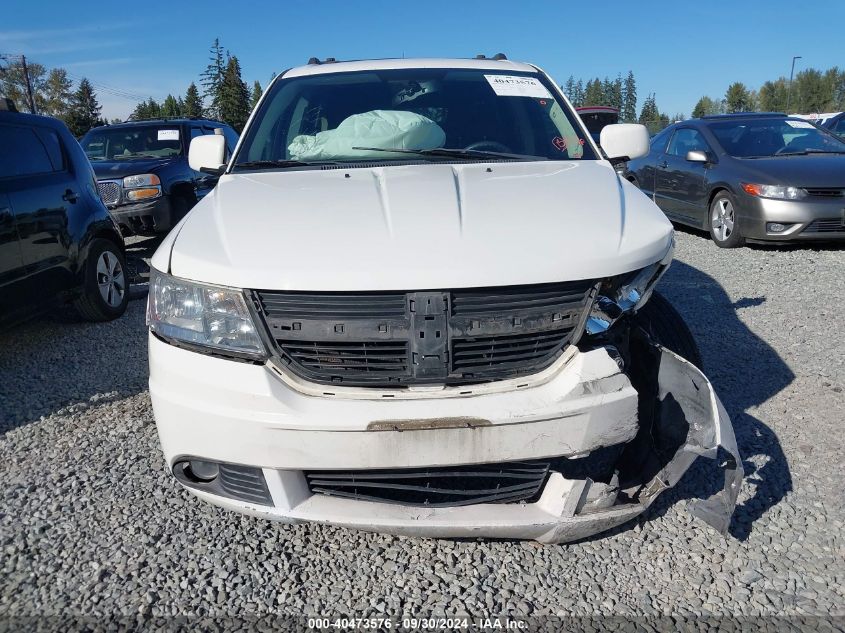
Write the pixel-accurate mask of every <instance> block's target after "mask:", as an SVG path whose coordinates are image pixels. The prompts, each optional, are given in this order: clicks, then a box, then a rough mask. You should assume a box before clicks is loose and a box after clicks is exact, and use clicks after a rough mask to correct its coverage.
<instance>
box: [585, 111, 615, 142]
mask: <svg viewBox="0 0 845 633" xmlns="http://www.w3.org/2000/svg"><path fill="white" fill-rule="evenodd" d="M575 111H576V112H577V113H578V116H579V117H581V120H582V121H583V122H584V125H585V126H587V131H588V132H589V133H590V136H592V137H593V140H594V141H595V142H596V143H598V142H599V139H600V137H601V131H602V130H603V129H604V127H605V126H606V125H612V124H614V123H619V110H617V109H616V108H612V107H610V106H583V107H580V108H575Z"/></svg>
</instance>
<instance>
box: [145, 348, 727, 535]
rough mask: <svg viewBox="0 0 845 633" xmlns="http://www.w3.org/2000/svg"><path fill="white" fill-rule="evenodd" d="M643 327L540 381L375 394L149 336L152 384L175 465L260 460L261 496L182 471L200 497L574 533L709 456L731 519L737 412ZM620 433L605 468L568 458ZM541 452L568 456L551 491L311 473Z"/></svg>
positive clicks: (381, 523) (360, 524)
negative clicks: (442, 489)
mask: <svg viewBox="0 0 845 633" xmlns="http://www.w3.org/2000/svg"><path fill="white" fill-rule="evenodd" d="M638 336H639V338H638V339H637V342H636V344H632V345H631V350H630V352H627V353H626V354H625V356H627V357H628V358H626V359H622V358H621V357H620V356H617V355H616V353H615V352H616V350H615V349H613V348H605V347H597V348H594V349H588V350H578V349H576V348H575V347H573V348H572V349H571V351H570V353H569V354H567V355H565V356H564V357H562V358H561V359H560V360H559V361H558V362H557V363H556V364H555V365H554V366H552V367H551V368H549V369H548V370H546V371H545V372H543V373H542V374H541V375H538V376H535V377H532V378H531V380H524V379H523V380H521V381H503V383H490V384H487V385H480V386H478V387H476V388H466V387H463V388H461V389H460V390H454V389H449V388H444V389H439V390H438V389H426V390H420V391H417V392H412V393H407V392H406V393H405V395H401V396H400V395H399V394H395V395H396V397H395V398H394V396H393V395H391V396H387V395H386V394H379V395H378V396H377V397H376V398H375V399H374V398H373V396H372V395H371V391H368V390H365V389H363V390H360V389H359V390H354V389H350V390H349V391H348V392H347V393H335V392H333V393H324V394H322V395H321V394H318V393H316V392H313V393H312V392H309V391H307V390H306V389H305V386H304V385H297V384H295V382H293V379H292V378H291V377H290V376H283V375H281V374H279V372H278V369H275V368H273V367H271V366H269V365H268V366H255V365H248V364H244V363H233V362H231V361H227V360H222V359H217V358H210V357H204V356H201V355H199V354H195V353H192V352H189V351H185V350H180V349H178V348H174V347H172V346H170V345H167V344H166V343H164V342H162V341H159V340H158V339H155V338H151V339H150V368H151V377H150V389H151V394H152V400H153V407H154V410H155V415H156V422H157V425H158V428H159V435H160V439H161V442H162V448H163V450H164V453H165V457H166V459H167V461H168V464H169V466H170V467H171V468H172V469H173V470H174V473H177V470H178V468H179V465H180V464H185V463H187V462H186V460H188V459H194V458H196V459H201V460H208V461H211V462H219V463H221V464H233V465H236V466H234V468H236V469H237V468H241V467H247V468H252V471H250V472H251V473H252V474H251V475H248V476H249V477H252V479H251V480H250V481H252V482H253V483H255V482H257V485H258V486H259V488H260V490H259V492H260V491H261V490H263V491H264V494H265V499H264V500H263V501H261V500H258V501H257V502H256V499H257V498H251V499H250V498H249V497H245V496H243V495H241V497H240V498H239V497H238V492H237V490H238V489H237V487H235V488H231V487H230V488H220V487H215V486H214V485H207V484H205V483H203V482H197V481H191V480H186V479H185V478H184V477H180V476H179V474H178V473H177V477H179V480H180V481H181V482H182V483H183V484H186V485H187V487H188V488H189V489H190V490H191V491H192V492H193V493H194V494H196V495H197V496H199V497H201V498H203V499H206V500H207V501H209V502H211V503H214V504H217V505H219V506H222V507H225V508H229V509H232V510H236V511H239V512H244V513H248V514H252V515H255V516H259V517H264V518H268V519H273V520H278V521H284V522H301V521H313V522H318V523H327V524H333V525H343V526H348V527H353V528H358V529H362V530H370V531H378V532H388V533H395V534H405V535H413V536H428V537H492V538H520V539H526V538H527V539H534V540H537V541H540V542H544V543H563V542H568V541H574V540H578V539H581V538H584V537H587V536H590V535H593V534H597V533H600V532H603V531H605V530H608V529H610V528H613V527H615V526H618V525H620V524H622V523H625V522H626V521H628V520H630V519H632V518H633V517H635V516H637V515H639V514H641V513H642V512H643V511H645V510H646V509H647V508H648V507H649V506H650V505H651V504H652V503H653V502H654V500H655V499H656V498H657V496H658V495H659V494H660V493H661V492H662V491H663V490H665V489H666V488H669V487H671V486H674V485H675V484H677V483H678V481H679V480H680V479H681V477H682V476H683V474H684V473H685V472H686V470H687V469H688V468H689V467H690V465H691V464H692V462H693V461H694V460H695V459H696V457H699V456H705V457H709V458H713V459H718V460H719V465H720V466H721V468H722V470H723V472H724V477H725V479H724V484H723V485H721V484H720V485H721V489H720V491H719V492H718V493H717V494H715V495H714V496H713V497H711V498H709V499H706V500H703V501H698V502H696V503H694V504H693V506H692V512H693V514H695V515H696V516H697V517H699V518H701V519H702V520H704V521H705V522H706V523H708V524H709V525H711V526H713V527H714V528H715V529H717V530H718V531H720V532H722V533H725V532H726V531H727V529H728V526H729V524H730V518H731V515H732V513H733V509H734V506H735V504H736V498H737V493H738V490H739V486H740V483H741V481H742V477H743V471H742V466H741V460H740V456H739V453H738V450H737V446H736V440H735V438H734V434H733V429H732V427H731V423H730V420H729V418H728V415H727V413H726V412H725V410H724V407H723V406H722V404H721V403H720V401H719V399H718V397H717V396H716V394H715V392H714V390H713V388H712V386H711V384H710V382H709V381H708V380H707V378H706V377H705V376H704V375H703V374H702V373H701V371H700V370H698V369H697V368H696V367H694V366H693V365H692V364H690V363H688V362H687V361H686V360H684V359H683V358H681V357H680V356H678V355H676V354H674V353H673V352H671V351H669V350H667V349H664V348H661V347H658V346H656V345H654V344H652V343H651V342H650V341H649V340H648V339H647V337H645V335H644V334H640V335H638ZM620 366H624V367H625V369H624V370H623V369H620ZM279 378H283V380H280V379H279ZM511 382H512V383H513V384H511ZM517 383H519V384H517ZM174 385H178V388H177V387H174ZM320 389H323V388H322V387H321V388H320ZM364 394H367V395H364ZM614 447H615V448H616V449H618V450H617V452H616V453H614V455H615V457H614V462H613V463H612V464H611V468H610V469H609V470H607V471H605V472H604V473H603V474H602V475H601V476H599V475H592V474H591V473H589V472H588V473H586V474H583V475H580V476H574V475H573V474H572V472H571V470H568V469H567V468H566V465H567V464H568V463H570V461H571V462H572V463H574V462H576V461H577V460H578V459H580V458H582V457H583V456H585V455H596V454H597V453H598V452H599V451H602V450H607V449H608V448H614ZM538 458H554V459H555V460H556V461H553V462H551V463H553V464H554V463H557V464H562V465H563V467H562V468H556V467H554V466H553V467H552V468H550V471H549V474H548V476H547V477H546V479H545V481H544V484H543V486H542V489H541V490H540V492H539V493H538V495H537V496H536V497H535V498H532V499H531V500H530V501H527V502H526V501H523V502H518V503H473V504H470V505H458V506H450V507H426V506H420V505H411V504H404V503H397V502H395V501H394V502H391V503H386V502H383V501H372V500H367V499H365V498H364V496H363V495H362V496H361V497H359V498H343V497H342V496H333V495H330V494H323V493H319V492H315V491H314V490H312V488H311V487H310V486H309V483H308V481H309V480H308V479H307V477H306V473H307V471H309V470H314V469H320V470H324V471H338V472H340V471H343V470H356V469H359V470H360V469H363V470H368V471H370V472H372V470H376V469H388V468H389V469H397V468H409V467H420V468H429V467H430V468H434V467H443V466H450V465H452V466H457V465H466V464H489V463H498V462H506V461H508V460H529V459H538ZM232 472H235V476H236V477H240V476H241V475H240V474H238V473H239V472H241V471H232ZM242 472H243V473H247V471H246V470H244V471H242ZM243 476H244V477H247V474H244V475H243ZM244 481H246V480H244ZM235 482H236V484H238V485H240V483H239V480H237V479H236V480H235ZM232 490H234V491H235V492H232Z"/></svg>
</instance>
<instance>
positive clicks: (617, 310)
mask: <svg viewBox="0 0 845 633" xmlns="http://www.w3.org/2000/svg"><path fill="white" fill-rule="evenodd" d="M674 250H675V241H674V238H673V240H672V246H670V247H669V250H668V251H667V252H666V255H664V256H663V258H662V259H661V260H660V261H659V262H655V263H653V264H650V265H648V266H646V267H645V268H641V269H639V270H636V271H633V272H631V273H628V274H626V275H619V276H616V277H613V278H611V279H607V280H605V281H604V282H602V284H601V285H600V286H599V289H598V294H597V295H596V298H595V300H594V301H593V307H592V309H591V310H590V315H589V316H588V317H587V324H586V332H587V334H601V333H602V332H605V331H607V329H608V328H609V327H610V326H611V325H613V324H614V323H616V321H618V320H619V319H620V318H621V317H622V316H623V315H625V314H630V313H634V312H636V311H637V310H639V309H640V308H641V307H642V306H643V305H645V303H646V302H647V301H648V300H649V299H650V298H651V293H652V292H653V291H654V286H655V285H657V282H658V281H659V280H660V278H661V277H662V276H663V273H665V272H666V269H667V268H669V264H670V263H671V261H672V254H673V252H674Z"/></svg>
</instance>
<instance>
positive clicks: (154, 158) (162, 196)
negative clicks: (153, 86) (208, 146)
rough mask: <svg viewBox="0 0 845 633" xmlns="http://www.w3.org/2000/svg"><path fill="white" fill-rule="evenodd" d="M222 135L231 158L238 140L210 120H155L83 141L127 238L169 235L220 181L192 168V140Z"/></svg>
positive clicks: (98, 131) (97, 131) (104, 129)
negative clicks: (131, 235) (130, 236)
mask: <svg viewBox="0 0 845 633" xmlns="http://www.w3.org/2000/svg"><path fill="white" fill-rule="evenodd" d="M203 134H222V135H223V136H224V137H225V138H226V147H227V149H228V151H229V153H230V154H231V152H232V151H233V150H234V149H235V145H236V144H237V142H238V134H237V132H235V130H233V129H232V128H231V127H229V126H228V125H226V124H225V123H220V122H219V121H212V120H209V119H154V120H153V119H150V120H143V121H129V122H126V123H119V124H117V125H104V126H101V127H95V128H93V129H92V130H90V131H89V132H88V133H87V134H86V135H85V136H83V137H82V140H81V141H80V143H81V144H82V149H84V150H85V153H86V154H87V156H88V158H89V160H90V161H91V164H92V165H93V166H94V172H95V173H96V174H97V187H98V188H99V190H100V197H101V198H102V199H103V202H104V203H105V204H106V206H107V207H108V208H109V210H110V211H111V212H112V215H113V216H114V217H115V219H116V220H117V222H118V224H120V227H121V229H122V230H123V232H124V233H125V234H132V233H134V234H137V235H155V234H157V233H167V232H168V231H169V230H170V229H171V228H172V227H173V226H175V225H176V223H178V222H179V220H181V219H182V218H183V217H184V216H185V214H186V213H187V212H188V211H190V210H191V208H192V207H193V206H194V205H195V204H196V203H197V200H200V199H201V198H202V197H203V196H204V195H205V194H207V193H208V192H209V191H211V190H212V189H213V188H214V186H215V185H216V184H217V177H216V176H213V175H209V174H203V173H200V172H198V171H194V170H192V169H191V168H190V167H189V166H188V146H189V145H190V143H191V139H193V138H195V137H197V136H202V135H203Z"/></svg>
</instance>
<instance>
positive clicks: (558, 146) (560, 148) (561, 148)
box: [552, 136, 566, 152]
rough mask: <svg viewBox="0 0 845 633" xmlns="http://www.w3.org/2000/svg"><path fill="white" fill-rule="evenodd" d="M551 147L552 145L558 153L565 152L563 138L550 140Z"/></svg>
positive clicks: (557, 137) (558, 137)
mask: <svg viewBox="0 0 845 633" xmlns="http://www.w3.org/2000/svg"><path fill="white" fill-rule="evenodd" d="M552 145H554V146H555V149H557V150H558V151H561V152H565V151H566V139H565V138H563V137H562V136H555V137H554V138H553V139H552Z"/></svg>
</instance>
